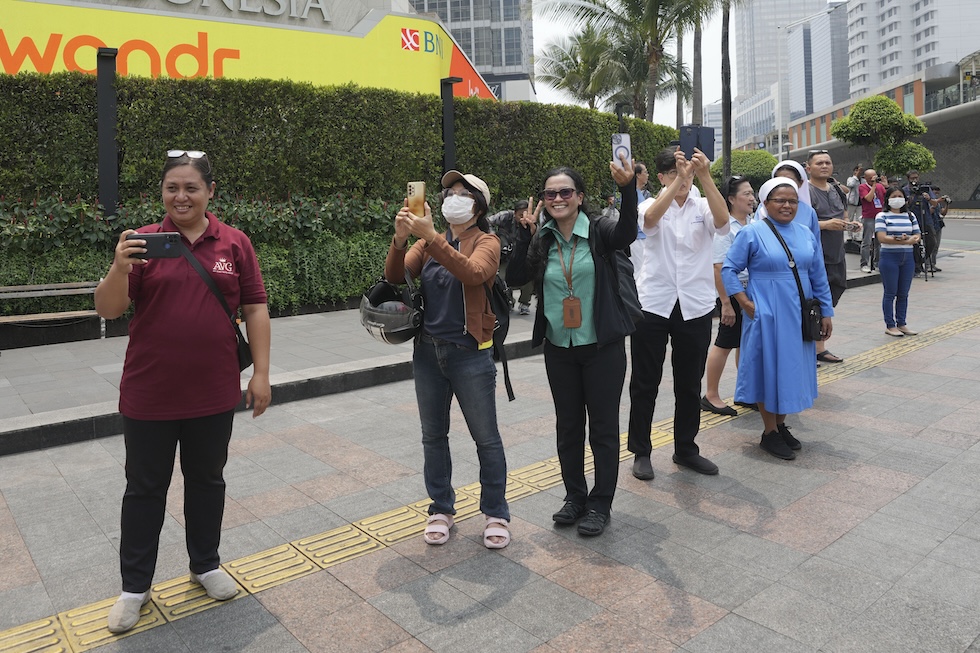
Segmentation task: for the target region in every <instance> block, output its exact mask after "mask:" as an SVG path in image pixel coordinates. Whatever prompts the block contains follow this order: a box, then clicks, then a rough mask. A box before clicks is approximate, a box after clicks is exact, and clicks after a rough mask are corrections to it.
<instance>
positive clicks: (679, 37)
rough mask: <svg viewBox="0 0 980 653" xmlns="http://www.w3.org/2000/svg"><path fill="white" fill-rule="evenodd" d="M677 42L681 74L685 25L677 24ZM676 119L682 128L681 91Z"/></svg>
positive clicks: (682, 99) (678, 66) (678, 64)
mask: <svg viewBox="0 0 980 653" xmlns="http://www.w3.org/2000/svg"><path fill="white" fill-rule="evenodd" d="M674 42H675V43H676V44H677V55H676V57H675V59H676V60H677V65H676V67H675V70H676V71H677V74H678V75H679V74H680V73H681V71H683V70H684V26H683V25H678V26H677V37H676V39H675V41H674ZM674 120H675V121H676V123H677V128H678V129H680V128H681V125H683V124H684V96H682V95H681V94H680V93H678V94H677V111H676V116H675V118H674Z"/></svg>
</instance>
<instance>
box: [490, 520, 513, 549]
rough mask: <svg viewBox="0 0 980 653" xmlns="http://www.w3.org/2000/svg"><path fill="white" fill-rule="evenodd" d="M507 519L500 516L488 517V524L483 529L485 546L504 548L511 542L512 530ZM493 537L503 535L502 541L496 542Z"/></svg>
mask: <svg viewBox="0 0 980 653" xmlns="http://www.w3.org/2000/svg"><path fill="white" fill-rule="evenodd" d="M507 524H508V522H507V520H506V519H501V518H500V517H487V525H486V526H485V527H484V529H483V546H485V547H487V548H488V549H503V548H504V547H506V546H507V545H508V544H510V530H509V529H508V528H507ZM491 537H502V538H504V539H503V541H502V542H494V541H493V540H491V539H490V538H491Z"/></svg>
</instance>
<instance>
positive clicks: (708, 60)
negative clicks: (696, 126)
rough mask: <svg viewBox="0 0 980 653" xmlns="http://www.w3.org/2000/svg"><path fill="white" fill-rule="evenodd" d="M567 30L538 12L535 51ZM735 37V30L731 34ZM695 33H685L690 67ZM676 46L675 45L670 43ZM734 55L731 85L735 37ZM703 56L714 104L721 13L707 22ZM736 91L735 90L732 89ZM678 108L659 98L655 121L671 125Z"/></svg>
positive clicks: (546, 89)
mask: <svg viewBox="0 0 980 653" xmlns="http://www.w3.org/2000/svg"><path fill="white" fill-rule="evenodd" d="M563 33H564V30H563V28H562V27H561V26H560V25H558V24H556V23H552V22H550V21H546V20H544V19H543V18H540V17H538V16H535V17H534V54H535V55H536V56H540V55H541V53H542V52H543V51H544V49H545V48H546V47H547V46H548V44H549V43H551V42H553V41H555V40H556V39H557V38H558V37H560V36H561V35H562V34H563ZM732 36H733V37H734V33H733V35H732ZM693 40H694V39H693V35H691V34H685V38H684V64H685V66H687V67H688V69H690V67H691V63H692V61H693V58H694V44H693ZM668 49H669V50H671V51H673V50H674V45H673V44H671V45H670V46H669V47H668ZM730 51H731V57H732V88H733V90H734V89H735V88H737V87H736V86H735V43H734V38H732V41H731V43H730ZM701 56H702V69H701V71H702V75H703V78H704V82H703V89H704V103H705V104H711V103H712V102H714V101H716V100H720V99H721V13H718V14H716V15H715V16H713V17H712V19H711V21H710V22H709V23H708V24H707V25H706V26H705V29H704V36H703V39H702V47H701ZM535 90H536V91H537V93H538V100H539V101H541V102H549V103H554V104H575V103H574V102H572V101H571V100H570V99H568V97H567V96H565V95H564V94H563V93H559V92H558V91H556V90H554V89H552V88H551V87H550V86H548V85H546V84H543V83H540V82H539V83H537V85H536V88H535ZM733 95H734V93H733ZM675 116H676V108H675V101H674V99H673V98H670V99H667V100H657V106H656V111H655V113H654V122H658V123H661V124H664V125H669V126H671V127H674V126H676V125H675V124H674V123H675V122H676V117H675ZM690 117H691V107H690V105H688V107H687V109H686V119H685V120H690Z"/></svg>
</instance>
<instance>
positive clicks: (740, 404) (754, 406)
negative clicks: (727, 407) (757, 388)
mask: <svg viewBox="0 0 980 653" xmlns="http://www.w3.org/2000/svg"><path fill="white" fill-rule="evenodd" d="M735 405H736V406H742V407H743V408H751V409H752V410H756V411H757V410H759V406H758V405H757V404H747V403H745V402H744V401H736V402H735Z"/></svg>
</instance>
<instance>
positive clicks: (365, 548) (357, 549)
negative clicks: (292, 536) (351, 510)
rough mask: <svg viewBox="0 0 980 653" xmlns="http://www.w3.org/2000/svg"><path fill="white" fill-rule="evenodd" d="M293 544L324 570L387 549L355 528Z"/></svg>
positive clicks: (313, 536)
mask: <svg viewBox="0 0 980 653" xmlns="http://www.w3.org/2000/svg"><path fill="white" fill-rule="evenodd" d="M291 544H292V545H293V546H294V547H295V548H296V549H297V550H298V551H300V552H301V553H302V554H303V555H305V556H306V557H307V558H309V559H310V560H312V561H313V562H315V563H316V564H318V565H320V567H321V568H322V569H326V568H327V567H332V566H334V565H339V564H340V563H342V562H347V561H348V560H352V559H354V558H357V557H358V556H362V555H365V554H367V553H371V552H372V551H377V550H378V549H383V548H385V545H384V544H382V543H381V542H379V541H378V540H376V539H374V538H373V537H370V536H369V535H368V534H367V533H365V532H364V531H362V530H360V529H358V528H354V527H353V526H341V527H340V528H335V529H333V530H331V531H327V532H326V533H320V534H319V535H311V536H310V537H304V538H303V539H301V540H296V541H294V542H291Z"/></svg>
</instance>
